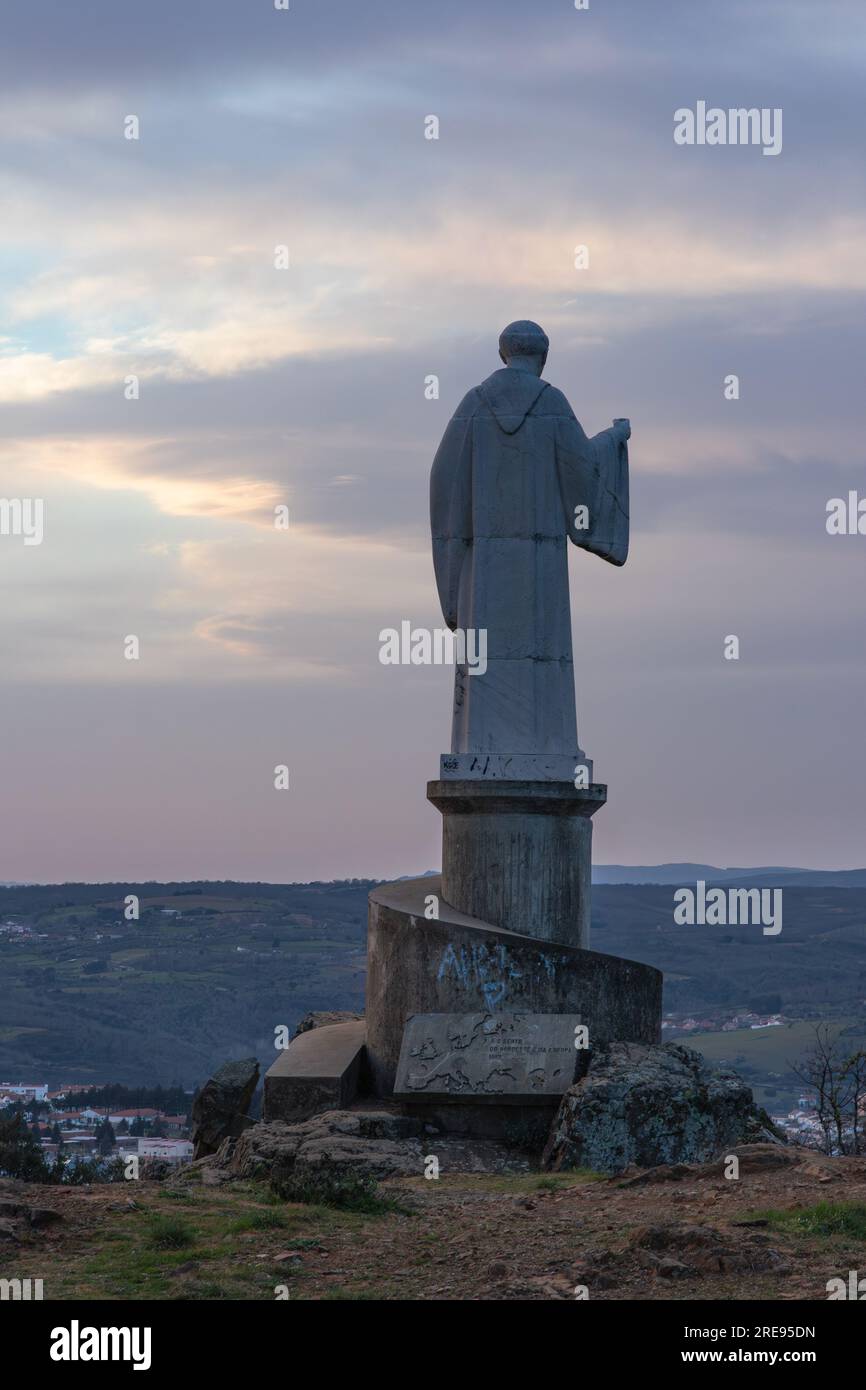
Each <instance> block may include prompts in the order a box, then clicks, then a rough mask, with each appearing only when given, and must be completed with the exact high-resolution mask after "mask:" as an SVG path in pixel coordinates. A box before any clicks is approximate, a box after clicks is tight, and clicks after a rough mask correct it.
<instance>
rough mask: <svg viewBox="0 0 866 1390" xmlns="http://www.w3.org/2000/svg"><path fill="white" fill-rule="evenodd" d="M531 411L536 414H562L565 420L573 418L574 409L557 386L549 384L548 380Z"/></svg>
mask: <svg viewBox="0 0 866 1390" xmlns="http://www.w3.org/2000/svg"><path fill="white" fill-rule="evenodd" d="M532 413H533V415H536V416H538V415H556V416H560V415H562V416H565V418H566V419H567V420H573V419H574V418H575V415H574V411H573V410H572V408H571V406H570V405H569V403H568V397H567V396H566V395H565V394H564V393H563V392H562V391H560V389H559V387H558V386H551V384H550V382H548V383H547V390H546V391H543V392H542V393H541V395H540V396H539V398H538V404H537V405H536V407H535V409H534V410H533V412H532Z"/></svg>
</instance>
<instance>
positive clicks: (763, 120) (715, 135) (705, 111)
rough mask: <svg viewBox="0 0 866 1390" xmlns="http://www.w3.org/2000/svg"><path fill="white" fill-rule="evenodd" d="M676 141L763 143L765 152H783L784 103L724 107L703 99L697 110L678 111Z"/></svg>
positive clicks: (738, 143) (734, 143) (679, 109)
mask: <svg viewBox="0 0 866 1390" xmlns="http://www.w3.org/2000/svg"><path fill="white" fill-rule="evenodd" d="M674 144H676V145H762V146H763V153H764V154H769V155H774V154H781V153H782V108H781V106H773V107H770V106H762V107H760V108H759V107H757V106H751V107H748V108H747V107H745V106H737V107H731V108H730V109H729V110H727V111H726V110H724V108H723V107H721V106H707V103H706V102H705V101H699V102H697V103H696V105H695V109H694V111H692V109H691V107H689V106H680V107H679V108H678V109H677V110H676V111H675V112H674Z"/></svg>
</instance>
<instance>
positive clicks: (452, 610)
mask: <svg viewBox="0 0 866 1390" xmlns="http://www.w3.org/2000/svg"><path fill="white" fill-rule="evenodd" d="M578 508H586V514H587V515H586V525H585V526H584V527H582V529H578V527H579V524H580V523H581V522H582V521H583V520H584V516H583V514H582V513H581V512H579V511H577V510H576V509H578ZM430 517H431V529H432V533H433V563H434V567H435V571H436V583H437V586H438V589H439V600H440V602H441V605H442V612H443V615H444V617H445V621H446V623H447V624H448V627H449V628H451V629H452V630H454V629H462V630H463V631H468V630H470V629H474V630H475V631H479V630H482V629H485V630H486V632H487V669H486V671H485V672H484V673H483V674H481V673H480V671H479V672H478V673H476V674H469V671H468V670H467V667H466V665H465V664H464V665H460V664H458V666H457V671H456V676H455V687H454V720H453V726H452V742H451V751H452V753H468V754H484V753H498V754H530V755H532V754H534V755H565V756H567V757H568V758H572V757H573V758H578V757H582V756H583V755H582V754H581V752H580V748H579V744H578V739H577V719H576V713H575V701H574V664H573V656H572V642H571V613H570V607H569V594H568V555H567V540H568V538H570V539H571V540H572V541H573V542H574V544H575V545H578V546H581V547H582V548H583V549H584V550H589V551H591V552H592V553H593V554H594V555H600V556H601V557H602V559H604V560H609V561H610V562H611V564H614V565H622V564H624V563H625V559H626V555H627V553H628V532H629V525H628V449H627V446H626V444H625V443H624V442H622V441H621V440H620V439H619V438H618V437H617V436H616V435H615V434H614V431H613V430H612V429H607V430H603V431H602V432H601V434H597V435H595V436H594V438H592V439H589V438H588V437H587V436H586V435H585V434H584V432H583V430H582V428H581V426H580V424H579V423H578V421H577V419H576V418H575V415H574V412H573V411H572V409H571V407H570V405H569V404H568V401H567V400H566V398H565V396H564V395H563V394H562V392H561V391H558V390H557V389H556V387H554V386H550V385H549V384H548V383H547V382H545V381H542V380H541V379H540V378H539V377H536V376H535V375H534V374H533V373H531V372H525V371H520V370H518V369H516V368H512V367H506V368H503V369H502V370H501V371H497V372H494V373H493V375H492V376H490V377H488V378H487V380H486V381H484V382H482V383H481V385H480V386H477V387H475V388H474V389H473V390H472V391H470V392H469V393H468V395H467V396H466V397H465V398H464V400H463V401H462V402H461V404H460V406H459V407H458V409H457V411H456V412H455V414H454V416H453V418H452V420H451V422H450V423H449V425H448V428H447V429H446V431H445V434H444V436H443V438H442V443H441V444H440V446H439V450H438V452H437V454H436V458H435V460H434V463H433V471H432V474H431V479H430ZM576 520H577V522H578V527H576V525H575V521H576ZM470 651H471V649H470Z"/></svg>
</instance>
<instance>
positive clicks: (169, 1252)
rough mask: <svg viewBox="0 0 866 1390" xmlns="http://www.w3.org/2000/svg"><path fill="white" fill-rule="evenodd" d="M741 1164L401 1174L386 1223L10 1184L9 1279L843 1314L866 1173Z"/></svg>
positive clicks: (167, 1187)
mask: <svg viewBox="0 0 866 1390" xmlns="http://www.w3.org/2000/svg"><path fill="white" fill-rule="evenodd" d="M736 1152H738V1153H739V1155H740V1172H739V1177H738V1178H736V1179H734V1178H725V1177H724V1176H723V1173H722V1165H721V1164H710V1165H704V1166H703V1167H700V1168H689V1169H682V1170H676V1169H674V1170H669V1169H656V1170H650V1171H649V1172H648V1173H643V1174H639V1173H635V1174H629V1175H626V1177H625V1178H619V1179H599V1178H598V1177H596V1176H595V1175H589V1174H582V1173H579V1174H561V1175H554V1176H551V1175H543V1174H540V1173H527V1174H496V1175H492V1174H491V1175H487V1174H485V1175H468V1174H451V1175H449V1174H448V1173H447V1172H444V1173H443V1174H442V1175H441V1176H440V1177H439V1178H438V1179H425V1178H423V1177H418V1178H411V1179H405V1178H404V1179H392V1180H390V1181H388V1182H385V1183H383V1184H381V1186H380V1189H379V1191H380V1195H381V1197H382V1198H383V1202H382V1205H381V1209H376V1210H373V1211H369V1212H344V1211H341V1210H334V1209H332V1208H329V1207H321V1206H306V1205H298V1204H291V1203H286V1202H283V1201H280V1200H279V1199H276V1198H275V1197H274V1196H273V1195H272V1194H271V1193H270V1192H269V1191H268V1189H267V1188H266V1187H264V1186H262V1185H260V1184H256V1183H252V1182H231V1181H228V1182H220V1183H215V1184H214V1185H210V1184H209V1183H205V1184H203V1183H201V1182H190V1181H185V1182H181V1181H178V1180H176V1179H175V1180H172V1181H170V1182H169V1183H167V1184H166V1183H163V1184H158V1183H143V1182H136V1183H128V1184H122V1185H111V1186H94V1187H92V1188H89V1189H84V1188H78V1189H76V1188H59V1187H39V1186H28V1185H26V1184H21V1183H17V1182H10V1181H4V1182H0V1278H31V1279H35V1278H41V1279H42V1280H43V1286H44V1297H45V1298H46V1299H63V1298H75V1299H93V1298H113V1299H178V1298H181V1299H184V1298H186V1299H205V1300H210V1299H215V1300H216V1299H273V1298H291V1299H302V1300H303V1299H358V1298H360V1299H389V1300H390V1299H413V1300H426V1299H460V1300H463V1299H469V1300H527V1299H529V1300H542V1299H573V1298H576V1297H578V1298H582V1297H588V1298H590V1299H593V1300H616V1299H639V1300H670V1299H687V1300H692V1299H708V1300H737V1299H747V1298H748V1299H791V1300H798V1299H807V1300H808V1299H821V1300H825V1299H826V1298H827V1296H828V1291H827V1285H828V1281H829V1280H831V1279H833V1278H841V1279H844V1280H846V1281H847V1280H848V1278H849V1272H850V1271H852V1270H856V1271H860V1272H862V1275H863V1276H866V1161H864V1160H862V1159H824V1158H820V1157H818V1156H814V1155H813V1156H809V1155H807V1154H805V1153H804V1151H802V1150H800V1151H797V1153H796V1154H795V1155H794V1156H793V1157H792V1156H791V1154H790V1153H789V1154H788V1155H787V1156H786V1157H785V1158H784V1159H780V1158H779V1151H778V1150H776V1151H775V1154H774V1151H773V1150H772V1149H771V1148H770V1146H751V1147H750V1148H744V1149H742V1150H739V1151H736ZM46 1212H51V1213H53V1214H54V1218H55V1219H53V1220H52V1219H51V1217H50V1216H48V1215H46ZM57 1218H59V1219H57Z"/></svg>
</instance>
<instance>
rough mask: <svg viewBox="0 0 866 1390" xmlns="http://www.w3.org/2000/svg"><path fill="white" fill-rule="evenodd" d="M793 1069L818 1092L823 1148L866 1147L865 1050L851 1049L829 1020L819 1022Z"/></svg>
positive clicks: (857, 1149)
mask: <svg viewBox="0 0 866 1390" xmlns="http://www.w3.org/2000/svg"><path fill="white" fill-rule="evenodd" d="M791 1070H792V1071H793V1073H794V1075H795V1076H796V1077H798V1078H799V1080H800V1081H802V1082H803V1084H804V1086H806V1088H807V1089H808V1090H810V1091H813V1092H814V1094H815V1111H816V1114H817V1116H818V1123H819V1125H820V1126H821V1134H822V1142H821V1146H820V1147H821V1149H822V1150H823V1152H824V1153H826V1154H859V1153H863V1152H864V1151H866V1147H864V1136H863V1132H862V1122H863V1117H862V1114H861V1111H862V1109H863V1106H864V1100H866V1052H864V1051H863V1050H860V1051H858V1052H853V1053H848V1052H847V1050H846V1049H845V1046H844V1043H843V1041H842V1039H840V1037H839V1036H838V1034H836V1033H834V1032H833V1031H832V1030H831V1028H830V1027H829V1025H828V1024H826V1023H823V1024H818V1025H817V1026H816V1028H815V1041H814V1043H813V1044H812V1046H811V1047H810V1049H809V1051H808V1052H807V1053H806V1054H805V1055H804V1057H803V1059H802V1060H801V1061H800V1062H799V1063H797V1064H792V1066H791Z"/></svg>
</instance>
